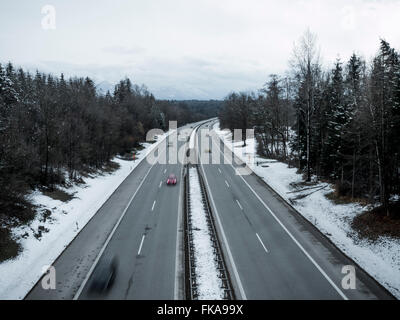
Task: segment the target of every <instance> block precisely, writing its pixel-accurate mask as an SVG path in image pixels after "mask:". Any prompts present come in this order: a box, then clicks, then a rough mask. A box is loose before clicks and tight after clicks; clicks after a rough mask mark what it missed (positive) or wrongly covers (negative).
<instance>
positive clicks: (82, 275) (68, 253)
mask: <svg viewBox="0 0 400 320" xmlns="http://www.w3.org/2000/svg"><path fill="white" fill-rule="evenodd" d="M192 126H193V127H194V125H192ZM192 126H190V127H189V126H185V127H183V128H180V129H178V131H179V132H180V134H179V136H177V137H176V139H175V138H174V137H173V135H171V136H169V137H168V138H167V143H165V144H161V145H163V147H162V146H161V147H160V148H159V149H160V154H159V155H160V157H165V159H166V160H167V161H166V162H167V163H161V164H160V163H156V164H154V165H152V164H150V163H148V161H142V162H141V163H140V164H139V165H138V166H137V167H136V168H135V170H134V171H133V172H132V173H131V174H130V175H129V176H128V178H127V179H126V180H125V181H124V182H123V183H122V184H121V185H120V186H119V188H118V189H117V190H116V192H115V193H114V194H113V195H112V196H111V197H110V198H109V199H108V200H107V201H106V202H105V204H104V205H103V207H102V208H101V209H100V210H99V212H97V213H96V215H95V216H94V217H93V218H92V220H91V221H89V223H88V224H87V225H86V227H85V228H84V229H83V230H82V231H81V232H80V233H79V234H78V236H77V237H76V238H75V239H74V241H72V242H71V244H70V245H69V246H68V247H67V248H66V249H65V251H64V252H63V253H62V254H61V255H60V256H59V258H58V259H57V260H56V261H55V263H54V264H53V266H54V267H55V269H56V277H57V288H56V290H44V289H43V288H42V285H41V281H39V282H38V283H37V284H36V285H35V287H34V288H33V289H32V290H31V292H30V293H29V294H28V295H27V297H26V299H73V298H75V299H138V300H140V299H154V300H164V299H166V300H173V299H183V286H184V284H183V270H182V268H183V261H182V260H181V257H182V254H183V249H182V244H181V243H180V242H181V241H180V240H182V232H183V231H182V228H181V227H180V223H181V222H180V219H178V217H181V216H182V212H181V210H182V208H181V205H182V203H183V200H182V199H181V196H182V192H183V189H182V187H183V183H182V181H181V173H182V164H180V163H176V161H174V159H173V157H170V156H169V155H170V154H174V150H176V149H179V148H181V147H182V146H184V145H185V144H186V145H187V143H186V139H187V134H183V132H184V130H186V131H187V132H189V133H190V131H191V127H192ZM180 140H182V141H180ZM175 153H176V151H175ZM170 160H171V161H170ZM170 162H172V163H170ZM171 173H174V174H175V175H176V176H177V177H178V183H177V185H176V186H167V185H166V180H167V177H168V175H169V174H171ZM112 257H117V259H118V263H119V264H118V272H117V275H116V278H115V281H114V284H113V286H112V287H111V289H110V291H109V292H107V293H103V294H95V293H92V292H91V290H90V287H91V284H92V282H93V277H92V275H93V273H92V271H93V269H94V266H95V265H101V264H102V262H103V261H106V260H107V259H109V258H112Z"/></svg>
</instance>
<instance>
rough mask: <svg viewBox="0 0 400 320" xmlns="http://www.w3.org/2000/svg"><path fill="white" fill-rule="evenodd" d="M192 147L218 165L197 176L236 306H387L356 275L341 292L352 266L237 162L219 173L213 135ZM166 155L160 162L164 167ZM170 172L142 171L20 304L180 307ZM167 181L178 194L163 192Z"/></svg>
mask: <svg viewBox="0 0 400 320" xmlns="http://www.w3.org/2000/svg"><path fill="white" fill-rule="evenodd" d="M213 123H214V122H211V123H210V122H209V123H207V124H205V125H203V126H202V127H201V128H206V127H208V128H211V127H212V124H213ZM182 129H188V127H187V126H186V127H183V128H180V129H178V130H179V131H181V130H182ZM167 139H168V142H171V143H172V144H173V143H174V142H173V139H172V138H167ZM196 139H197V142H198V145H197V148H198V153H199V155H201V156H204V155H205V154H207V157H218V158H219V160H220V164H204V165H203V164H202V165H200V169H201V172H202V173H203V174H204V178H205V181H206V187H207V188H208V193H209V198H210V199H211V202H212V203H211V205H212V209H213V211H214V212H213V214H214V216H215V220H216V225H217V231H218V233H219V237H220V240H221V244H222V248H223V251H224V256H225V260H226V263H227V266H228V270H229V272H230V275H231V279H232V282H233V286H234V289H235V294H236V297H237V298H238V299H255V300H260V299H332V300H336V299H391V298H392V297H391V295H390V294H388V293H387V291H386V290H384V289H383V288H382V287H381V286H379V285H378V284H377V282H376V281H374V280H373V279H372V278H370V277H369V276H368V275H367V274H366V273H365V272H364V271H362V270H361V269H360V268H358V267H357V266H356V275H357V283H356V284H357V286H356V290H344V289H343V288H342V286H341V281H342V279H343V277H344V274H342V272H341V271H342V267H343V266H345V265H353V264H354V263H353V262H352V261H350V260H349V259H348V258H347V257H346V256H345V255H344V254H343V253H342V252H341V251H340V250H339V249H337V248H336V247H335V246H334V245H333V244H332V243H331V242H330V241H329V240H328V239H326V238H325V237H324V236H323V235H322V234H321V233H319V231H317V230H316V229H315V228H314V227H313V226H312V225H311V224H310V223H308V222H307V221H306V220H305V219H303V218H302V217H301V216H300V215H299V214H298V213H297V212H295V211H294V210H293V209H292V208H291V207H290V206H289V205H287V204H286V203H285V202H284V201H282V200H281V199H280V198H279V197H278V196H277V195H276V194H275V192H274V191H273V190H271V189H270V188H269V187H268V186H267V185H266V184H265V183H264V182H263V181H261V179H260V178H258V177H257V176H255V175H254V174H252V175H248V176H239V175H236V174H235V169H237V168H239V167H242V165H241V164H240V163H239V161H237V162H238V163H234V164H233V165H231V164H224V161H223V160H224V157H223V155H222V152H221V150H223V144H222V142H221V141H220V139H219V138H218V137H217V136H215V134H211V135H209V136H208V137H201V135H199V134H198V135H197V137H196ZM202 139H206V140H205V141H202ZM182 140H186V138H184V139H182ZM185 143H186V142H185V141H178V144H177V149H179V148H181V147H182V146H183V145H184V144H185ZM213 146H214V147H215V149H214V154H213V153H211V154H210V153H208V152H207V150H206V149H210V150H212V149H213V148H212V147H213ZM171 148H172V149H174V146H171V147H165V148H161V150H160V151H161V153H160V155H163V153H166V154H167V156H166V157H167V159H168V160H170V158H169V156H168V154H169V151H170V150H171ZM215 150H217V155H216V154H215ZM210 161H211V160H210ZM172 162H173V163H168V164H159V163H156V164H154V165H152V164H149V163H148V162H147V161H142V162H141V163H140V164H139V165H138V166H137V168H136V169H135V170H134V171H133V172H132V173H131V174H130V175H129V176H128V178H127V179H126V180H125V181H124V182H123V183H122V184H121V185H120V187H119V188H118V189H117V190H116V192H115V193H114V194H113V195H112V196H111V197H110V198H109V199H108V200H107V201H106V202H105V204H104V205H103V207H102V208H101V209H100V210H99V211H98V213H96V215H95V216H94V217H93V218H92V220H91V221H90V222H89V223H88V224H87V225H86V227H85V228H83V230H82V231H81V232H80V233H79V234H78V236H77V237H76V238H75V239H74V241H72V243H71V244H70V245H69V246H68V247H67V248H66V249H65V251H64V252H63V253H62V254H61V255H60V256H59V258H58V259H57V260H56V261H55V263H54V267H55V268H56V272H57V289H56V290H43V289H42V287H41V283H40V281H39V282H38V283H37V284H36V285H35V286H34V288H33V289H32V290H31V292H30V293H29V294H28V295H27V297H26V299H35V300H36V299H135V300H141V299H151V300H161V299H162V300H173V299H178V300H179V299H184V261H183V256H184V252H183V243H182V242H183V230H182V218H183V208H182V204H183V199H182V196H183V183H181V182H182V180H181V174H182V169H183V165H182V164H181V163H175V162H174V161H172ZM169 173H175V174H176V175H177V176H178V185H177V186H174V187H168V186H166V184H165V181H166V179H167V176H168V174H169ZM113 256H117V257H118V260H119V266H118V273H117V276H116V279H115V283H114V285H113V286H112V288H111V290H110V291H109V292H108V293H105V294H102V295H95V294H93V293H90V291H89V288H90V285H91V283H92V281H93V277H92V275H93V274H92V272H93V270H94V268H95V266H96V265H97V264H98V263H101V262H102V260H103V259H107V258H109V257H113Z"/></svg>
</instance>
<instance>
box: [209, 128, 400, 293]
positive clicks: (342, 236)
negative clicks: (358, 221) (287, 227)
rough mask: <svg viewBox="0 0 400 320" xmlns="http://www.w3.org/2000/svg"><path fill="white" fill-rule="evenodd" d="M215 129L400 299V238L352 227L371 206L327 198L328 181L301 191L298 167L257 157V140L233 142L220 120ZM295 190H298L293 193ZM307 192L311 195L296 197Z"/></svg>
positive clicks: (293, 203) (281, 192) (277, 188)
mask: <svg viewBox="0 0 400 320" xmlns="http://www.w3.org/2000/svg"><path fill="white" fill-rule="evenodd" d="M213 129H214V131H215V132H216V133H217V134H218V135H219V136H220V137H221V138H222V140H223V141H224V142H225V143H226V145H227V146H228V148H230V149H231V150H233V152H234V153H235V154H236V155H237V156H238V157H239V158H241V160H242V161H245V162H247V163H248V166H249V167H250V168H251V169H252V170H253V171H254V173H255V174H257V175H258V176H260V177H261V178H262V179H263V180H264V181H265V182H266V183H268V184H269V185H270V186H271V187H272V188H273V189H274V190H275V191H276V192H277V193H279V194H280V195H281V196H282V197H283V198H284V199H285V200H287V201H288V202H291V203H292V205H293V206H294V207H295V208H296V209H297V210H298V211H299V212H300V213H301V214H302V215H303V216H304V217H305V218H306V219H308V220H309V221H310V222H311V223H312V224H314V225H315V226H316V227H317V228H318V229H319V230H320V231H321V232H322V233H323V234H325V235H326V236H327V237H328V238H329V239H330V240H331V241H332V242H333V243H335V245H336V246H337V247H338V248H340V249H341V250H342V251H343V252H344V253H346V254H347V255H348V256H349V257H351V258H352V259H353V260H354V261H356V262H357V263H358V264H359V265H360V266H361V267H362V268H363V269H364V270H365V271H366V272H368V273H369V274H370V275H371V276H372V277H374V278H375V279H376V280H377V281H378V282H379V283H381V284H382V285H383V286H384V287H385V288H386V289H388V290H389V291H390V292H391V293H392V294H393V295H394V296H396V297H397V298H400V240H399V239H394V238H390V237H380V238H379V239H378V240H377V241H375V242H371V241H369V240H366V239H361V238H360V237H359V236H358V234H357V233H356V232H355V230H354V229H352V227H351V222H352V221H353V219H354V217H356V216H357V215H359V214H360V213H362V212H364V211H365V210H367V209H368V207H365V206H361V205H360V204H357V203H352V204H343V205H342V204H341V205H339V204H335V203H333V202H332V201H331V200H329V199H328V198H327V197H326V195H327V194H329V193H330V192H333V187H332V186H331V185H329V184H326V183H319V184H317V185H315V187H316V188H315V189H309V190H304V191H300V192H299V190H300V189H303V188H305V187H303V188H300V189H297V188H296V184H299V183H301V182H302V181H303V180H302V176H301V174H298V173H297V169H296V168H288V165H287V164H285V163H282V162H278V161H276V160H268V159H265V158H261V157H259V156H257V154H256V142H255V139H248V140H247V141H246V144H247V147H245V148H243V147H242V142H232V134H231V133H230V132H229V131H228V130H220V128H219V124H218V123H216V124H215V125H214V128H213ZM257 163H258V165H257ZM313 187H314V186H313ZM320 188H323V189H320ZM319 189H320V190H319ZM294 191H296V192H295V193H293V192H294ZM303 195H307V197H304V198H302V199H301V198H300V199H294V198H295V197H296V198H297V197H298V196H303Z"/></svg>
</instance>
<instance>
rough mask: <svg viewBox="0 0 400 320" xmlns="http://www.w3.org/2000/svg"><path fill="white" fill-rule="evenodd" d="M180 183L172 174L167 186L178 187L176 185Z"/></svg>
mask: <svg viewBox="0 0 400 320" xmlns="http://www.w3.org/2000/svg"><path fill="white" fill-rule="evenodd" d="M177 182H178V179H177V178H176V175H174V174H170V175H169V176H168V179H167V185H169V186H170V185H176V183H177Z"/></svg>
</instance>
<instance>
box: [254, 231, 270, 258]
mask: <svg viewBox="0 0 400 320" xmlns="http://www.w3.org/2000/svg"><path fill="white" fill-rule="evenodd" d="M256 236H257V238H258V241H260V243H261V245H262V246H263V248H264V250H265V252H266V253H268V252H269V251H268V249H267V248H266V247H265V245H264V242H262V240H261V238H260V236H259V235H258V233H256Z"/></svg>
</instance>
